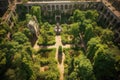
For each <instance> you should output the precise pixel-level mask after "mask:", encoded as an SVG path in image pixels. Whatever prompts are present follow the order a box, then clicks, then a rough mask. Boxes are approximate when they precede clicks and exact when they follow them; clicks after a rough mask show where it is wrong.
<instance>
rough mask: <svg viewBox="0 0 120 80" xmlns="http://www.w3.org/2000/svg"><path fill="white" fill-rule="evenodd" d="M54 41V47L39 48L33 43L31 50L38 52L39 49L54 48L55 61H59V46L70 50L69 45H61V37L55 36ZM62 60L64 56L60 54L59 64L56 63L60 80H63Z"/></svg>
mask: <svg viewBox="0 0 120 80" xmlns="http://www.w3.org/2000/svg"><path fill="white" fill-rule="evenodd" d="M55 41H56V44H55V45H52V46H39V45H37V41H36V43H35V45H34V46H33V48H34V49H35V50H36V51H38V50H39V49H40V48H44V47H47V48H56V55H55V59H56V60H57V61H58V60H59V54H58V47H59V46H62V47H63V48H70V46H71V45H69V44H67V45H63V44H62V42H61V36H60V35H59V36H55ZM64 59H65V54H64V53H62V56H61V63H59V61H58V65H57V66H58V69H59V72H60V80H64Z"/></svg>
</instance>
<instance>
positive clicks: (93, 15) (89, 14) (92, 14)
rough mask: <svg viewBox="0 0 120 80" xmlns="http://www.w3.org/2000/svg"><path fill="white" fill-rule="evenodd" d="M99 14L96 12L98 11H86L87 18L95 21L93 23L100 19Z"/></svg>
mask: <svg viewBox="0 0 120 80" xmlns="http://www.w3.org/2000/svg"><path fill="white" fill-rule="evenodd" d="M98 15H99V14H98V12H97V11H96V10H88V11H86V13H85V16H86V18H87V19H91V20H93V21H96V20H97V18H98Z"/></svg>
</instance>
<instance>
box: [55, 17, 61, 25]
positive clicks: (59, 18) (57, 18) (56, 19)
mask: <svg viewBox="0 0 120 80" xmlns="http://www.w3.org/2000/svg"><path fill="white" fill-rule="evenodd" d="M55 21H56V22H58V23H59V22H60V21H61V15H55Z"/></svg>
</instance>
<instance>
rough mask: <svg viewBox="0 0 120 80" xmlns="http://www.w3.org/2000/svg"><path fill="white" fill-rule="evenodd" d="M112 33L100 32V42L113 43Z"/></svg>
mask: <svg viewBox="0 0 120 80" xmlns="http://www.w3.org/2000/svg"><path fill="white" fill-rule="evenodd" d="M113 37H114V33H113V32H112V31H111V30H109V29H104V30H103V31H102V35H101V40H102V42H103V43H106V44H110V43H112V41H113Z"/></svg>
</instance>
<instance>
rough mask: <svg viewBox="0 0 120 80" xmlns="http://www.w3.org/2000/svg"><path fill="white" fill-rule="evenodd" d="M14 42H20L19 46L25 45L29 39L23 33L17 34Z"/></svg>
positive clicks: (14, 35)
mask: <svg viewBox="0 0 120 80" xmlns="http://www.w3.org/2000/svg"><path fill="white" fill-rule="evenodd" d="M13 40H14V41H16V42H18V43H19V44H24V43H26V42H27V41H28V38H27V37H26V36H25V35H24V34H23V33H21V32H17V33H15V34H13Z"/></svg>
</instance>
